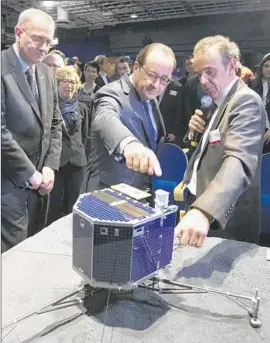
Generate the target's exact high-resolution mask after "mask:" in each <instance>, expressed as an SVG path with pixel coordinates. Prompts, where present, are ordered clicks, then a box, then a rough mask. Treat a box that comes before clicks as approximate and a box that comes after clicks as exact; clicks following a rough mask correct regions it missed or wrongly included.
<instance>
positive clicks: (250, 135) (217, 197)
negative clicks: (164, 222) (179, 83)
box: [175, 36, 266, 247]
mask: <svg viewBox="0 0 270 343" xmlns="http://www.w3.org/2000/svg"><path fill="white" fill-rule="evenodd" d="M239 57H240V51H239V48H238V46H237V45H236V43H234V42H232V41H230V40H229V39H228V38H227V37H224V36H213V37H206V38H204V39H202V40H200V41H199V42H198V43H197V44H196V46H195V49H194V69H195V72H196V74H197V75H198V76H199V78H200V82H201V85H202V88H203V90H204V92H205V93H206V94H207V95H209V96H210V97H211V98H212V99H213V101H214V105H215V106H212V107H211V108H210V111H209V112H210V113H209V114H210V115H209V116H208V117H209V118H208V120H206V121H205V120H204V119H202V112H201V111H200V110H196V111H195V113H194V115H193V116H192V117H191V120H190V122H189V139H190V140H191V141H192V140H193V139H194V134H195V132H199V133H201V134H202V137H201V139H200V141H199V143H198V145H197V148H196V150H195V151H194V153H193V155H192V157H191V159H190V161H189V165H188V168H187V172H186V174H185V178H184V184H185V185H186V187H187V188H188V197H187V210H188V211H187V213H186V215H185V216H184V218H183V219H182V220H181V221H180V223H179V224H178V226H177V227H176V229H175V235H176V236H177V237H178V238H180V243H181V245H182V246H187V245H189V246H193V247H201V246H202V245H203V243H204V240H205V237H206V236H207V235H215V236H218V237H223V238H227V239H235V240H240V241H246V242H254V243H258V241H259V235H260V171H261V155H262V144H263V134H264V130H265V115H266V113H265V110H264V108H263V103H262V101H261V99H260V98H259V97H258V96H257V94H256V93H255V92H253V91H252V90H251V89H249V88H248V87H247V86H246V85H245V84H244V82H242V81H241V80H240V79H239V78H238V77H237V76H236V61H237V60H239ZM211 111H212V112H211Z"/></svg>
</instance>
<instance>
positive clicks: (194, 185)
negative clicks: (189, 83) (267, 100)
mask: <svg viewBox="0 0 270 343" xmlns="http://www.w3.org/2000/svg"><path fill="white" fill-rule="evenodd" d="M238 79H239V77H237V76H236V77H235V78H234V79H233V80H232V81H231V82H230V83H229V84H228V85H227V86H226V88H225V89H224V92H223V96H222V97H221V98H219V99H218V100H216V101H215V103H216V105H217V108H216V110H215V112H214V113H213V115H212V117H211V120H210V123H209V125H208V127H207V129H206V130H205V132H204V133H203V136H202V138H201V139H202V144H201V149H200V152H199V153H198V154H197V156H196V160H195V162H194V166H193V171H192V176H191V179H190V183H189V184H188V185H187V188H188V189H189V191H190V193H191V194H193V195H196V191H197V168H198V164H199V161H200V159H201V155H202V151H203V149H204V146H205V144H206V143H207V140H208V136H209V132H210V131H211V127H212V125H213V122H214V120H215V119H216V117H217V115H218V111H219V109H220V107H221V105H222V104H223V102H224V100H225V98H226V96H227V94H228V93H229V91H230V90H231V88H232V87H233V85H234V84H235V82H236V81H237V80H238Z"/></svg>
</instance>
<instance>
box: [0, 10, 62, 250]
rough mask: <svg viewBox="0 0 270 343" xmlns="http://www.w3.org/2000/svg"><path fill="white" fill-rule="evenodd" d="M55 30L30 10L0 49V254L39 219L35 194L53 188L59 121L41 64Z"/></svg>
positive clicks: (53, 88)
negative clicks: (8, 43)
mask: <svg viewBox="0 0 270 343" xmlns="http://www.w3.org/2000/svg"><path fill="white" fill-rule="evenodd" d="M54 31H55V24H54V21H53V19H52V17H51V16H49V15H48V14H47V13H45V12H43V11H41V10H38V9H34V8H30V9H28V10H25V11H23V12H22V13H21V14H20V16H19V19H18V22H17V25H16V27H15V28H14V33H15V39H16V42H15V43H14V44H13V45H12V46H11V47H10V48H9V49H8V50H4V51H2V70H1V74H2V84H1V88H2V99H1V100H2V114H1V116H2V118H1V119H2V121H1V134H2V144H1V155H2V166H1V167H2V170H1V176H2V193H1V214H2V216H1V229H2V233H1V247H2V252H3V251H6V250H8V249H9V248H12V247H13V246H14V245H16V244H18V243H19V242H21V241H22V240H24V239H25V238H26V237H27V233H28V232H27V231H28V225H29V220H32V222H33V223H34V222H35V220H33V219H34V218H33V216H40V209H39V208H38V206H36V204H39V201H38V198H37V197H38V192H37V191H38V190H39V189H40V190H42V192H43V194H44V193H49V192H50V191H51V190H52V188H53V184H54V171H55V170H58V168H59V161H60V154H61V148H62V120H61V114H60V110H59V107H58V93H57V85H56V79H55V75H54V73H53V71H52V70H51V68H49V67H48V66H47V65H45V64H44V63H41V60H42V59H43V58H44V56H45V55H46V54H47V53H48V51H49V49H50V46H51V43H52V40H53V35H54ZM29 199H32V200H31V209H32V214H31V215H29V216H28V203H29ZM34 226H35V225H34Z"/></svg>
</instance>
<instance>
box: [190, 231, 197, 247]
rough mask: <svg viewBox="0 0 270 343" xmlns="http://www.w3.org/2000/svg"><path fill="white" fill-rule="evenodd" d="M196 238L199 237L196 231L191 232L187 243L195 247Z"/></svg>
mask: <svg viewBox="0 0 270 343" xmlns="http://www.w3.org/2000/svg"><path fill="white" fill-rule="evenodd" d="M198 239H199V234H198V232H193V233H192V234H191V236H190V238H189V242H188V245H189V246H191V247H195V246H196V245H197V243H198Z"/></svg>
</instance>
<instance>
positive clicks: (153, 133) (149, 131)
mask: <svg viewBox="0 0 270 343" xmlns="http://www.w3.org/2000/svg"><path fill="white" fill-rule="evenodd" d="M142 104H143V108H144V115H145V123H146V130H147V135H148V137H149V140H150V145H151V149H152V150H153V151H156V148H157V143H156V130H155V128H154V126H153V123H152V120H151V114H150V111H151V108H150V106H151V103H150V102H149V101H143V102H142Z"/></svg>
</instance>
